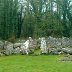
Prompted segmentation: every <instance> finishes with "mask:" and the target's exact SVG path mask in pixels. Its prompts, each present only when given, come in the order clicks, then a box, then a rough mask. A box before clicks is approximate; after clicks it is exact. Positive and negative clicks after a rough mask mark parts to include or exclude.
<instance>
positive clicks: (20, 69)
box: [0, 55, 72, 72]
mask: <svg viewBox="0 0 72 72" xmlns="http://www.w3.org/2000/svg"><path fill="white" fill-rule="evenodd" d="M61 57H62V56H55V55H54V56H53V55H41V56H28V55H15V56H5V57H0V72H72V62H60V61H58V59H59V58H61Z"/></svg>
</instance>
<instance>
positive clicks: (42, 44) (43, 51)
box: [40, 37, 48, 54]
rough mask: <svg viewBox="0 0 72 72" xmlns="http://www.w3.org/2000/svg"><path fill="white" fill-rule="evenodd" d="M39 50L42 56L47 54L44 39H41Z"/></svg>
mask: <svg viewBox="0 0 72 72" xmlns="http://www.w3.org/2000/svg"><path fill="white" fill-rule="evenodd" d="M40 49H41V53H42V54H47V53H48V49H47V44H46V40H45V38H44V37H43V38H41V46H40Z"/></svg>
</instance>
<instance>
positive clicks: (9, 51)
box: [4, 41, 14, 55]
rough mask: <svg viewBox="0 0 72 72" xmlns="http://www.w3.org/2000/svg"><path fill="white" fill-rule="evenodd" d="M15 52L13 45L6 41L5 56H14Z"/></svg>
mask: <svg viewBox="0 0 72 72" xmlns="http://www.w3.org/2000/svg"><path fill="white" fill-rule="evenodd" d="M13 52H14V49H13V43H11V42H8V41H5V44H4V54H5V55H12V54H13Z"/></svg>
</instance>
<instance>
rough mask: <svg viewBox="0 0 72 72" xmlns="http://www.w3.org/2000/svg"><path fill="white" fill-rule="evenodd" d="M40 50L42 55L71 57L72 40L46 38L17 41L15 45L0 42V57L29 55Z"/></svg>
mask: <svg viewBox="0 0 72 72" xmlns="http://www.w3.org/2000/svg"><path fill="white" fill-rule="evenodd" d="M37 48H38V49H40V51H41V53H42V54H53V55H59V54H70V55H72V39H71V38H66V37H62V38H54V37H51V36H49V37H48V38H45V37H42V38H39V39H32V38H31V37H29V38H28V39H27V40H23V39H22V40H19V41H17V42H15V43H11V42H8V41H1V40H0V56H2V55H12V54H30V53H34V51H35V50H36V49H37Z"/></svg>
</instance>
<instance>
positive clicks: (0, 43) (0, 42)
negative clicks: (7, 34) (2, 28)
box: [0, 41, 4, 50]
mask: <svg viewBox="0 0 72 72" xmlns="http://www.w3.org/2000/svg"><path fill="white" fill-rule="evenodd" d="M3 46H4V42H3V41H0V50H2V49H3Z"/></svg>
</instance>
